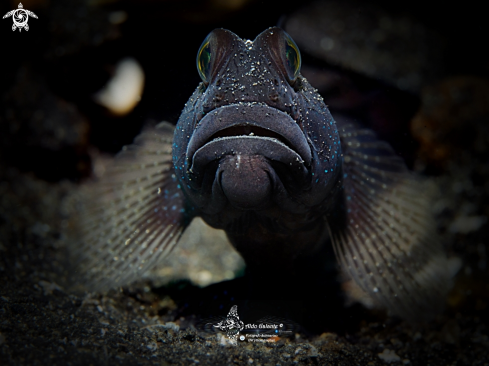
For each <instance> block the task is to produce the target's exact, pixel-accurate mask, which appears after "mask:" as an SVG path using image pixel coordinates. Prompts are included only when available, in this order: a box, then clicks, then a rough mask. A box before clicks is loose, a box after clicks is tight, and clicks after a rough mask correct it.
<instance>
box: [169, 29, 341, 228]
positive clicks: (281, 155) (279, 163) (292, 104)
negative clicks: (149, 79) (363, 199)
mask: <svg viewBox="0 0 489 366" xmlns="http://www.w3.org/2000/svg"><path fill="white" fill-rule="evenodd" d="M300 66H301V56H300V52H299V49H298V47H297V45H296V44H295V43H294V41H293V40H292V38H291V37H290V36H289V35H288V34H287V33H286V32H284V31H283V30H282V29H280V28H269V29H267V30H266V31H264V32H262V33H261V34H260V35H258V36H257V37H256V39H255V40H254V41H249V40H243V39H241V38H239V37H238V36H236V35H235V34H234V33H232V32H230V31H228V30H224V29H215V30H214V31H212V32H211V33H210V34H209V35H208V36H207V38H206V39H205V40H204V42H203V43H202V46H201V47H200V49H199V52H198V54H197V68H198V71H199V74H200V76H201V78H202V82H201V83H200V85H199V86H198V87H197V89H196V91H195V92H194V93H193V95H192V96H191V98H190V99H189V101H188V102H187V104H186V106H185V108H184V110H183V112H182V115H181V116H180V119H179V121H178V124H177V126H176V129H175V135H174V140H173V147H172V149H173V163H174V166H175V172H176V176H177V179H178V180H179V182H180V185H181V188H182V190H183V192H184V194H185V195H186V197H187V198H188V199H189V201H190V203H191V204H192V205H194V206H195V207H196V208H197V209H198V210H200V212H201V214H202V216H203V218H204V219H206V217H209V215H210V216H212V215H217V216H219V218H220V219H219V220H218V221H219V223H215V222H214V223H213V224H211V225H212V226H215V227H222V228H225V226H226V213H227V212H229V211H230V210H234V212H236V211H238V212H242V211H249V210H254V211H261V212H265V211H266V210H269V209H275V210H277V209H278V210H281V211H286V212H288V213H292V214H303V213H306V212H310V211H311V208H314V207H315V208H317V207H325V206H327V204H326V203H327V202H328V201H330V198H331V195H332V190H334V189H335V187H337V186H338V181H339V179H338V177H339V176H340V170H341V147H340V141H339V135H338V131H337V128H336V124H335V122H334V120H333V118H332V116H331V114H330V113H329V111H328V109H327V107H326V105H325V104H324V102H323V99H322V98H321V96H319V94H318V93H317V91H316V90H315V89H314V88H312V87H311V85H310V84H309V83H308V82H307V80H306V79H305V78H303V77H302V76H301V75H300ZM206 221H208V223H209V220H206Z"/></svg>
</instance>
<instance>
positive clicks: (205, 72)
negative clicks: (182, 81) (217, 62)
mask: <svg viewBox="0 0 489 366" xmlns="http://www.w3.org/2000/svg"><path fill="white" fill-rule="evenodd" d="M209 38H210V34H209V35H208V36H207V37H206V38H205V39H204V42H202V45H201V46H200V48H199V52H197V70H198V71H199V75H200V78H201V79H202V81H203V82H204V83H208V82H209V80H208V79H209V71H210V68H211V55H212V53H211V45H210V40H209Z"/></svg>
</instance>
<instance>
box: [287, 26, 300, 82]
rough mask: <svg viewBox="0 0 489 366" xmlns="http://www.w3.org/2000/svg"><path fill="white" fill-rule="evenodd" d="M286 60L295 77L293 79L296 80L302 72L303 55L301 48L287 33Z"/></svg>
mask: <svg viewBox="0 0 489 366" xmlns="http://www.w3.org/2000/svg"><path fill="white" fill-rule="evenodd" d="M284 33H285V32H284ZM285 58H286V60H287V66H288V67H289V70H290V71H291V75H293V77H292V78H291V79H292V80H295V79H296V78H297V76H298V75H299V72H300V71H301V53H300V51H299V47H297V45H296V44H295V42H294V40H293V39H292V38H291V37H290V36H289V35H288V34H287V33H285Z"/></svg>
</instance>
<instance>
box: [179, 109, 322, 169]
mask: <svg viewBox="0 0 489 366" xmlns="http://www.w3.org/2000/svg"><path fill="white" fill-rule="evenodd" d="M186 155H187V159H188V160H187V162H188V166H189V167H190V169H189V171H190V173H191V174H192V175H199V172H201V171H202V169H205V166H206V165H207V164H209V163H210V162H212V161H214V160H219V159H221V158H222V157H223V156H225V155H248V156H253V155H255V156H256V155H261V156H263V157H265V158H267V159H269V160H272V161H278V162H281V163H284V164H287V165H289V166H291V168H292V169H293V168H305V167H308V166H310V165H311V161H312V153H311V148H310V146H309V144H308V143H307V140H306V138H305V136H304V133H303V132H302V129H301V128H300V127H299V125H298V124H297V122H296V121H294V119H292V117H290V116H289V115H288V114H287V113H285V112H282V111H280V110H278V109H275V108H272V107H269V106H267V105H262V104H256V103H240V104H232V105H227V106H224V107H220V108H217V109H215V110H213V111H211V112H209V113H207V115H205V116H204V117H203V118H202V120H201V121H200V122H199V124H198V125H197V126H196V128H195V130H194V132H193V134H192V137H191V139H190V141H189V144H188V147H187V154H186ZM190 162H191V164H190ZM293 170H296V169H293ZM302 170H304V169H302Z"/></svg>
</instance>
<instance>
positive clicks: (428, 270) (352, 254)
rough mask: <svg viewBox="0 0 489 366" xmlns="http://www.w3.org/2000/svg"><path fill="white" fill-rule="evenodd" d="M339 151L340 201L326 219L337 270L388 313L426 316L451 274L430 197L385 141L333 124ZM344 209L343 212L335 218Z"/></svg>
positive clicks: (454, 267)
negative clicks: (340, 169) (338, 133)
mask: <svg viewBox="0 0 489 366" xmlns="http://www.w3.org/2000/svg"><path fill="white" fill-rule="evenodd" d="M337 124H338V130H339V132H340V139H341V145H342V149H343V154H344V165H343V173H344V178H343V182H344V184H343V187H344V196H343V197H344V201H343V202H342V203H341V205H342V206H343V207H342V209H341V210H339V211H338V210H337V211H336V213H335V212H333V213H332V214H331V215H330V216H329V217H328V224H329V229H330V235H331V237H332V241H333V246H334V249H335V252H336V255H337V257H338V259H339V261H340V263H341V264H342V266H343V269H344V270H345V271H346V272H347V273H348V274H349V275H350V276H351V277H352V278H353V279H354V280H355V282H356V283H357V284H358V285H360V287H361V288H362V289H363V290H364V291H366V292H367V293H368V294H369V295H371V296H372V297H373V298H374V300H375V301H376V302H378V303H380V304H382V305H383V306H385V307H386V308H387V309H388V310H389V311H390V313H391V314H393V315H399V316H402V317H403V318H406V319H420V318H421V319H422V318H425V317H426V318H429V317H430V316H432V315H434V314H436V312H437V311H438V310H440V307H441V305H442V304H441V302H442V301H443V299H444V296H445V294H446V293H447V291H448V290H449V288H450V287H451V278H452V277H453V275H454V274H455V272H456V271H458V269H459V267H460V261H459V259H458V258H452V259H448V258H447V256H446V253H445V251H444V248H443V247H442V244H441V240H440V237H439V236H438V234H437V232H436V225H435V223H434V219H433V217H432V214H431V210H430V204H431V202H430V201H431V199H430V196H431V194H430V193H429V189H428V190H427V186H426V184H424V183H423V182H422V181H421V180H420V179H419V178H417V177H416V176H414V175H413V174H411V173H410V172H409V171H408V170H407V168H406V166H405V164H404V162H403V161H402V160H401V159H400V158H399V157H398V156H396V155H395V153H394V151H393V150H392V148H391V147H390V146H389V145H388V144H387V143H385V142H382V141H379V140H377V138H376V137H375V134H374V133H373V132H372V131H370V130H367V129H359V128H357V127H356V126H354V125H353V124H352V123H349V122H342V120H341V119H337ZM338 212H343V215H338Z"/></svg>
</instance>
